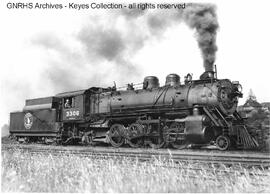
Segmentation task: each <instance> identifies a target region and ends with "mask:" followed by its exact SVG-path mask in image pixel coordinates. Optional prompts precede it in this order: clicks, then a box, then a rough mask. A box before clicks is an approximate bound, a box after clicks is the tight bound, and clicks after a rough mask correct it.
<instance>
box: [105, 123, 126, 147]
mask: <svg viewBox="0 0 270 194" xmlns="http://www.w3.org/2000/svg"><path fill="white" fill-rule="evenodd" d="M123 128H124V126H123V125H121V124H113V125H112V126H111V128H110V131H109V136H108V137H109V140H110V143H111V145H112V146H113V147H116V148H118V147H120V146H122V145H123V144H124V142H125V138H124V137H123V136H122V135H121V134H122V130H123Z"/></svg>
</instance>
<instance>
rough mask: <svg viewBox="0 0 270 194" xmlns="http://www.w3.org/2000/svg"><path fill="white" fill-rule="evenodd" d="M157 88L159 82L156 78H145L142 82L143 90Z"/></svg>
mask: <svg viewBox="0 0 270 194" xmlns="http://www.w3.org/2000/svg"><path fill="white" fill-rule="evenodd" d="M158 87H159V80H158V78H157V77H156V76H147V77H145V78H144V81H143V89H153V88H158Z"/></svg>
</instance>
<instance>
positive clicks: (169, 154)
mask: <svg viewBox="0 0 270 194" xmlns="http://www.w3.org/2000/svg"><path fill="white" fill-rule="evenodd" d="M14 149H20V150H23V151H28V152H30V153H40V154H53V155H58V154H65V155H69V154H72V155H80V156H81V157H89V156H93V155H94V156H95V155H97V156H104V157H129V158H134V159H135V158H138V159H139V160H155V159H158V160H172V161H175V162H179V161H181V162H192V163H206V164H220V165H222V164H224V165H232V164H239V165H242V166H246V167H252V166H259V167H262V168H269V167H270V154H269V153H258V152H257V153H256V152H241V151H232V152H220V151H217V150H190V149H188V150H170V149H160V150H154V149H131V148H112V147H100V146H98V147H86V146H52V145H40V144H27V145H24V144H2V150H14Z"/></svg>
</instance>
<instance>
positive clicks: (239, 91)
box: [232, 81, 243, 98]
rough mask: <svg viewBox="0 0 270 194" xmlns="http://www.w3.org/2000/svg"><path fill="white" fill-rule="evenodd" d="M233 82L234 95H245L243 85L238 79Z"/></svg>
mask: <svg viewBox="0 0 270 194" xmlns="http://www.w3.org/2000/svg"><path fill="white" fill-rule="evenodd" d="M232 84H233V86H234V92H233V93H234V95H233V96H238V97H240V98H241V97H243V94H242V90H243V88H242V85H241V84H239V82H238V81H233V82H232Z"/></svg>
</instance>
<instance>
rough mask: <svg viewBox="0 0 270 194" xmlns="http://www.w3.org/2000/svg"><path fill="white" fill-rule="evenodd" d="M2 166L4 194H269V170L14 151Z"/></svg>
mask: <svg viewBox="0 0 270 194" xmlns="http://www.w3.org/2000/svg"><path fill="white" fill-rule="evenodd" d="M1 160H2V161H1V163H2V169H1V170H2V171H1V176H2V182H1V184H2V191H3V192H102V193H103V192H270V186H269V183H270V172H269V170H259V169H253V170H248V169H245V168H243V167H240V168H239V167H238V168H237V169H238V170H234V169H233V168H228V167H225V166H222V167H219V169H217V167H215V166H213V165H198V164H192V163H175V162H172V161H162V160H160V159H154V160H152V161H145V162H141V161H139V160H137V159H131V158H118V157H106V156H93V155H89V157H80V156H78V155H51V154H30V153H28V152H22V151H19V150H13V151H2V159H1ZM221 169H222V171H221ZM258 174H265V175H264V176H259V175H258Z"/></svg>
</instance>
